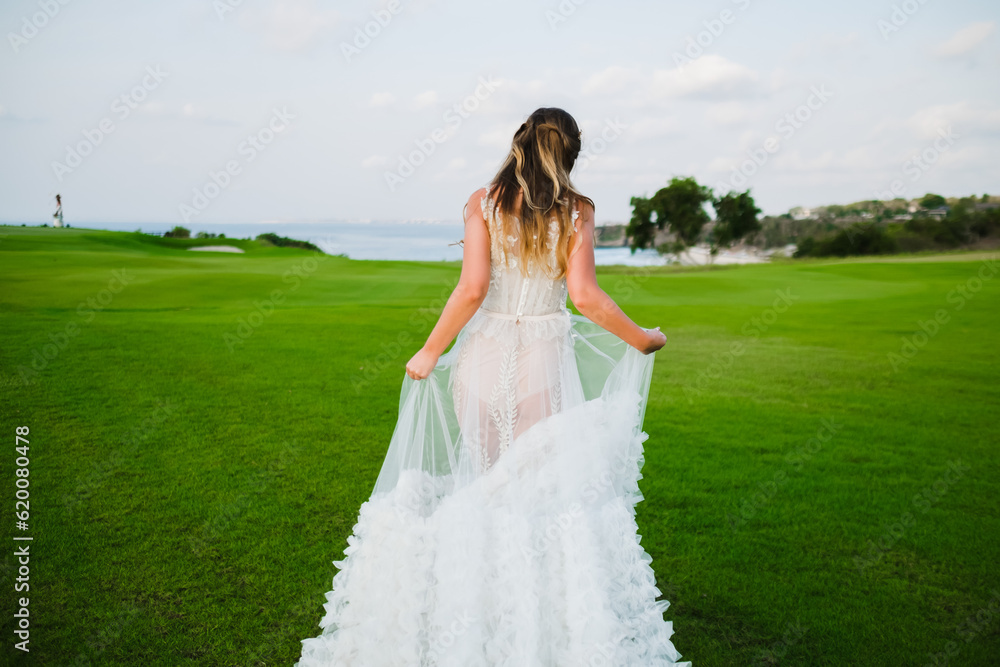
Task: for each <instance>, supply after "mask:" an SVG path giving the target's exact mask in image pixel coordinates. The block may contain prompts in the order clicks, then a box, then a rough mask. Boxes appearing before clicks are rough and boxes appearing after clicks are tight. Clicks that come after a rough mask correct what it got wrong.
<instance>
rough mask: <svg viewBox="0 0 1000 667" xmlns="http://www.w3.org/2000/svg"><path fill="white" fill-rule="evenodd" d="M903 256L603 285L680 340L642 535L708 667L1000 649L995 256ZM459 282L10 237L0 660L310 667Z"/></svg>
mask: <svg viewBox="0 0 1000 667" xmlns="http://www.w3.org/2000/svg"><path fill="white" fill-rule="evenodd" d="M198 243H202V244H212V245H214V244H219V243H229V244H233V245H239V246H240V247H242V248H244V249H245V250H246V253H245V254H239V255H238V254H220V253H194V252H188V251H187V250H186V249H185V248H186V247H187V246H189V245H194V244H198ZM898 259H899V258H894V260H893V261H852V260H842V261H820V260H810V261H786V262H781V263H775V264H771V265H757V266H744V267H716V268H711V269H698V270H676V269H624V268H620V267H613V268H612V267H609V268H602V269H600V276H599V277H600V280H601V283H602V285H603V287H604V289H605V290H606V291H607V292H608V293H609V294H610V295H611V296H612V297H614V298H615V299H616V300H617V301H618V302H619V303H620V304H621V305H622V307H623V308H624V309H625V311H626V312H627V313H628V314H629V315H630V316H631V317H633V319H635V320H636V321H637V322H639V323H640V324H641V325H643V326H647V327H652V326H657V325H659V326H661V327H662V329H663V331H664V332H665V333H666V334H667V336H668V343H667V347H665V348H664V349H663V350H661V351H660V352H659V353H657V358H656V363H655V369H654V377H653V384H652V388H651V392H650V403H649V406H648V409H647V412H646V422H645V430H646V432H647V433H649V436H650V437H649V439H648V440H647V441H646V464H645V467H644V469H643V475H644V478H643V479H642V481H641V483H640V486H641V488H642V491H643V493H644V495H645V500H644V502H642V503H641V504H640V505H639V508H638V515H637V520H638V523H639V528H640V532H641V534H642V536H643V537H642V544H643V546H644V547H645V548H646V550H647V551H648V552H649V553H650V555H651V556H652V557H653V568H654V570H655V571H656V574H657V578H658V583H659V586H660V589H661V590H662V591H663V592H664V595H665V597H666V598H667V599H669V600H670V601H671V603H672V604H671V607H670V609H669V610H668V611H667V614H666V616H667V618H668V619H670V620H672V621H673V622H674V630H675V635H674V637H673V640H674V643H675V645H676V646H677V648H678V650H679V651H680V652H681V653H682V654H683V655H684V656H685V659H690V660H692V661H693V662H694V664H695V665H696V666H702V667H708V666H715V665H748V664H766V665H770V664H782V665H839V664H845V663H846V664H851V665H925V664H934V665H938V664H961V665H991V664H997V662H996V661H997V656H998V655H1000V572H998V569H997V562H998V561H1000V463H998V457H997V449H998V440H1000V435H998V428H997V419H998V414H1000V381H998V370H1000V364H998V347H997V344H998V329H1000V261H998V260H1000V255H997V254H989V253H985V254H984V253H980V254H953V255H946V256H923V257H918V258H904V259H919V260H920V261H897V260H898ZM459 269H460V267H459V265H458V264H456V263H420V262H377V261H352V260H348V259H346V258H343V257H327V256H321V255H318V254H315V253H310V252H306V251H301V250H295V249H286V248H275V247H263V246H261V245H260V244H258V243H256V242H252V241H232V240H228V239H227V240H219V239H212V240H210V241H181V240H163V239H157V238H155V237H149V236H144V235H141V234H127V233H116V232H100V231H92V230H84V229H76V228H74V229H48V228H38V227H32V228H28V227H25V228H21V227H0V335H2V341H3V344H2V345H0V372H2V375H0V388H2V389H0V391H2V393H0V397H2V403H0V429H2V433H3V434H4V437H5V438H7V439H8V442H9V446H10V447H11V449H10V450H8V455H7V458H6V459H5V463H4V465H3V470H4V475H3V480H2V488H3V494H4V497H5V498H7V500H6V501H5V506H6V507H8V508H10V509H11V510H13V507H14V496H15V479H16V478H15V476H14V473H13V468H14V462H15V458H16V456H17V454H16V453H15V452H14V451H13V448H14V445H15V428H16V427H18V426H27V427H28V428H29V429H30V435H29V436H28V439H29V441H30V456H29V458H30V476H29V479H30V494H31V496H30V501H31V508H30V520H29V522H28V523H29V529H28V530H27V531H19V530H17V529H16V527H15V523H14V517H13V516H10V518H9V523H8V524H7V525H8V528H7V533H8V535H9V538H8V539H10V538H12V537H14V536H25V535H30V536H32V537H33V541H31V542H30V543H28V542H13V541H11V542H9V543H8V544H9V547H8V549H6V550H5V552H4V559H3V568H2V569H3V576H4V588H5V589H6V590H7V593H6V594H5V596H4V598H3V609H4V612H5V613H4V619H5V620H4V636H5V637H6V638H7V639H6V645H5V646H4V648H3V651H4V656H5V657H6V658H9V659H10V662H11V664H46V665H64V664H65V665H70V664H72V665H77V664H80V665H85V664H90V663H93V664H107V665H113V664H122V665H132V664H142V665H171V666H173V665H184V664H191V665H289V664H291V663H292V662H293V661H294V660H295V659H296V658H297V657H298V655H299V647H300V644H299V642H300V640H301V639H303V638H306V637H311V636H314V635H316V634H318V633H319V628H318V622H319V620H320V618H321V616H322V614H323V609H322V603H323V601H324V598H323V594H324V593H325V592H326V591H327V590H328V589H329V586H330V582H331V579H332V577H333V574H334V573H335V569H334V567H333V565H332V561H334V560H339V559H340V558H341V555H342V550H343V549H344V547H345V546H346V545H347V537H348V535H349V534H350V533H351V528H352V526H353V525H354V522H355V519H356V516H357V510H358V507H359V506H360V504H361V503H362V502H364V501H365V500H366V499H367V498H368V495H369V494H370V493H371V490H372V487H373V485H374V482H375V478H376V476H377V475H378V472H379V467H380V464H381V461H382V458H383V456H384V454H385V450H386V448H387V446H388V443H389V437H390V435H391V433H392V430H393V426H394V424H395V416H396V410H397V407H398V406H397V403H398V397H399V388H400V383H401V381H402V378H403V366H404V364H405V362H406V360H407V359H408V358H409V357H410V355H411V354H412V353H413V352H414V351H416V349H417V348H418V347H419V346H420V345H421V343H422V342H423V339H424V338H425V337H426V335H427V334H428V333H429V332H430V329H431V327H432V326H433V323H434V321H435V316H436V312H437V310H439V309H440V306H441V305H442V304H443V301H444V299H445V298H447V295H448V293H449V291H450V288H451V287H452V286H454V284H455V282H456V281H457V278H458V273H459ZM11 514H13V512H11ZM5 516H7V515H5ZM23 544H30V553H31V560H30V593H14V592H13V585H14V581H15V579H16V578H17V577H18V576H19V575H18V567H19V564H18V562H17V559H16V557H15V555H14V549H15V548H17V547H20V546H21V545H23ZM10 545H14V546H10ZM22 595H25V596H29V597H30V603H29V607H28V608H29V610H30V631H31V635H30V644H29V646H30V649H31V653H30V654H29V655H27V656H25V655H22V654H20V652H19V651H16V650H15V649H14V648H13V644H14V642H15V641H17V640H16V639H12V637H14V634H13V631H14V622H13V616H12V614H13V611H14V610H15V604H16V600H17V598H18V597H20V596H22ZM935 655H939V657H938V658H937V662H935V661H934V660H935V658H934V656H935ZM88 661H89V662H88ZM946 661H947V662H946Z"/></svg>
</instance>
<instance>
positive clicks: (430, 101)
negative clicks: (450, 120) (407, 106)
mask: <svg viewBox="0 0 1000 667" xmlns="http://www.w3.org/2000/svg"><path fill="white" fill-rule="evenodd" d="M437 103H438V94H437V93H436V92H435V91H433V90H428V91H425V92H423V93H420V94H419V95H417V96H416V97H414V98H413V108H414V109H415V110H418V111H419V110H420V109H426V108H427V107H432V106H434V105H436V104H437Z"/></svg>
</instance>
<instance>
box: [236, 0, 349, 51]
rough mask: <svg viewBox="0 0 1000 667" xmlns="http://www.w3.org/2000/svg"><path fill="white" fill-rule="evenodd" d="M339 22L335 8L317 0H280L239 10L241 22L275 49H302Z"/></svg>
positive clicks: (306, 47)
mask: <svg viewBox="0 0 1000 667" xmlns="http://www.w3.org/2000/svg"><path fill="white" fill-rule="evenodd" d="M339 22H340V15H339V14H338V13H337V12H336V11H335V10H329V9H322V8H320V7H318V6H317V3H316V0H282V1H280V2H273V3H267V4H266V5H265V6H264V7H261V8H256V7H253V8H251V7H246V8H245V9H243V10H242V11H241V12H240V25H241V26H242V27H244V28H245V29H247V30H250V31H251V32H256V33H258V34H260V35H261V36H262V37H263V39H264V44H265V45H267V46H269V47H271V48H273V49H276V50H278V51H304V50H306V49H308V48H309V47H310V46H312V44H313V42H315V41H316V39H317V38H318V37H320V36H322V35H323V34H324V33H326V32H327V31H329V30H331V29H333V28H334V27H336V26H337V25H338V24H339Z"/></svg>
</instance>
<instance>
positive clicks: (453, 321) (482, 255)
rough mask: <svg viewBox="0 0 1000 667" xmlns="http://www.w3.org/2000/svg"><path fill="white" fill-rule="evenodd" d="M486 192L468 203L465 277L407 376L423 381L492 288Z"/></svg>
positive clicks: (464, 249)
mask: <svg viewBox="0 0 1000 667" xmlns="http://www.w3.org/2000/svg"><path fill="white" fill-rule="evenodd" d="M485 196H486V189H485V188H482V189H480V190H477V191H476V192H474V193H473V194H472V196H471V197H469V202H468V203H467V204H466V208H465V210H466V212H467V217H466V218H465V240H464V242H463V244H462V274H461V275H460V276H459V279H458V285H456V286H455V289H454V290H453V291H452V293H451V296H450V297H448V303H446V304H445V307H444V310H443V311H441V316H440V317H439V318H438V321H437V324H435V325H434V329H433V330H432V331H431V333H430V336H428V337H427V342H426V343H424V346H423V347H422V348H420V351H419V352H417V353H416V354H415V355H413V358H412V359H410V360H409V361H408V362H407V363H406V374H407V375H409V376H410V377H411V378H413V379H414V380H423V379H424V378H426V377H427V376H428V375H430V374H431V371H432V370H434V366H436V365H437V360H438V357H440V356H441V354H442V353H443V352H444V351H445V349H446V348H447V347H448V346H449V345H450V344H451V341H453V340H454V339H455V336H457V335H458V332H460V331H461V330H462V327H464V326H465V325H466V324H467V323H468V322H469V320H470V319H472V316H473V315H474V314H475V313H476V311H477V310H479V306H481V305H482V303H483V300H484V299H485V298H486V291H487V290H488V289H489V287H490V235H489V231H488V230H487V229H486V220H484V219H483V212H482V204H481V202H482V197H485Z"/></svg>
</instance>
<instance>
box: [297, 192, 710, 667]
mask: <svg viewBox="0 0 1000 667" xmlns="http://www.w3.org/2000/svg"><path fill="white" fill-rule="evenodd" d="M482 205H483V214H484V217H485V219H486V221H487V225H488V227H489V232H490V238H491V249H490V255H491V277H490V286H489V290H488V293H487V295H486V299H485V300H484V302H483V304H482V306H481V308H480V309H479V310H478V311H477V312H476V313H475V315H473V317H472V319H471V320H470V321H469V322H468V324H467V325H466V326H465V327H464V328H463V329H462V331H461V332H460V333H459V335H458V337H457V338H456V341H455V344H454V346H452V348H451V349H450V350H449V351H448V352H447V353H445V354H443V355H442V356H441V357H440V359H439V360H438V363H437V366H436V367H435V369H434V371H433V372H432V373H431V375H430V376H429V377H428V378H427V379H424V380H419V381H414V380H411V379H410V378H409V377H404V379H403V387H402V392H401V395H400V401H399V417H398V421H397V424H396V429H395V432H394V433H393V436H392V439H391V441H390V444H389V450H388V452H387V454H386V458H385V462H384V463H383V466H382V470H381V472H380V474H379V477H378V480H377V482H376V484H375V489H374V492H373V493H372V495H371V497H370V498H369V500H368V501H366V502H365V503H363V504H362V505H361V508H360V512H359V516H358V521H357V524H356V525H355V526H354V531H353V533H354V534H353V535H352V536H350V537H349V538H348V543H349V546H348V547H347V548H346V549H345V550H344V559H343V560H342V561H336V562H335V563H334V564H335V565H336V566H337V568H338V570H339V571H338V572H337V574H336V576H334V578H333V588H332V590H331V591H330V592H328V593H327V594H326V598H327V602H326V604H325V609H326V614H325V616H324V617H323V619H322V620H321V622H320V627H321V628H322V634H320V635H319V636H317V637H313V638H310V639H306V640H304V641H303V642H302V656H301V658H300V661H299V662H298V663H296V664H297V665H298V667H320V666H322V667H333V666H336V667H396V666H399V667H432V666H434V667H498V666H501V665H502V666H506V667H543V666H545V667H548V666H553V667H554V666H560V667H561V666H566V667H591V666H593V667H598V666H614V667H654V666H664V665H675V664H678V663H676V662H675V661H676V660H677V659H678V658H679V657H680V655H679V654H678V652H677V651H676V650H675V648H674V646H673V644H672V643H671V641H670V637H671V635H672V633H673V629H672V626H671V623H670V622H668V621H664V619H663V612H664V610H665V609H666V608H667V606H668V605H669V602H667V601H666V600H660V601H658V600H657V599H656V598H657V597H658V596H659V595H660V591H659V590H658V589H657V587H656V581H655V577H654V574H653V570H652V568H651V567H650V562H651V558H650V557H649V555H648V554H647V553H646V552H645V550H644V549H643V548H642V547H641V546H640V544H639V539H640V538H639V535H638V533H637V526H636V523H635V505H636V503H638V502H639V501H640V500H642V495H641V493H640V491H639V487H638V484H637V481H638V480H639V479H640V478H641V475H640V469H641V468H642V464H643V447H642V445H643V442H644V441H645V440H646V438H647V437H648V436H647V434H646V433H644V432H643V431H642V421H643V416H644V413H645V406H646V399H647V396H648V393H649V383H650V377H651V374H652V368H653V356H652V355H649V356H645V355H643V354H642V353H640V352H639V351H638V350H636V349H635V348H632V347H631V346H629V345H627V344H626V343H624V342H623V341H622V340H621V339H619V338H617V337H616V336H614V335H613V334H611V333H609V332H607V331H605V330H604V329H601V328H600V327H599V326H597V325H596V324H594V323H593V322H591V321H590V320H588V319H586V318H584V317H582V316H579V315H573V314H571V313H570V311H569V310H568V309H567V307H566V298H567V291H566V280H565V278H563V279H560V280H553V279H551V278H548V277H546V276H545V275H544V273H542V272H541V271H534V272H533V274H532V275H531V276H530V277H528V278H523V277H522V276H521V273H520V267H519V266H518V258H517V257H511V262H510V266H509V267H505V266H503V248H502V247H501V244H500V241H499V234H500V233H501V229H500V221H499V218H498V216H497V215H496V211H495V210H494V204H493V202H492V200H490V199H489V198H486V197H484V198H483V204H482ZM573 221H574V226H575V224H576V216H575V215H574V219H573ZM554 225H555V221H553V226H554ZM552 233H553V234H555V233H556V230H555V228H553V230H552ZM549 261H550V262H555V257H554V255H552V256H550V258H549ZM680 664H683V665H690V663H680Z"/></svg>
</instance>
